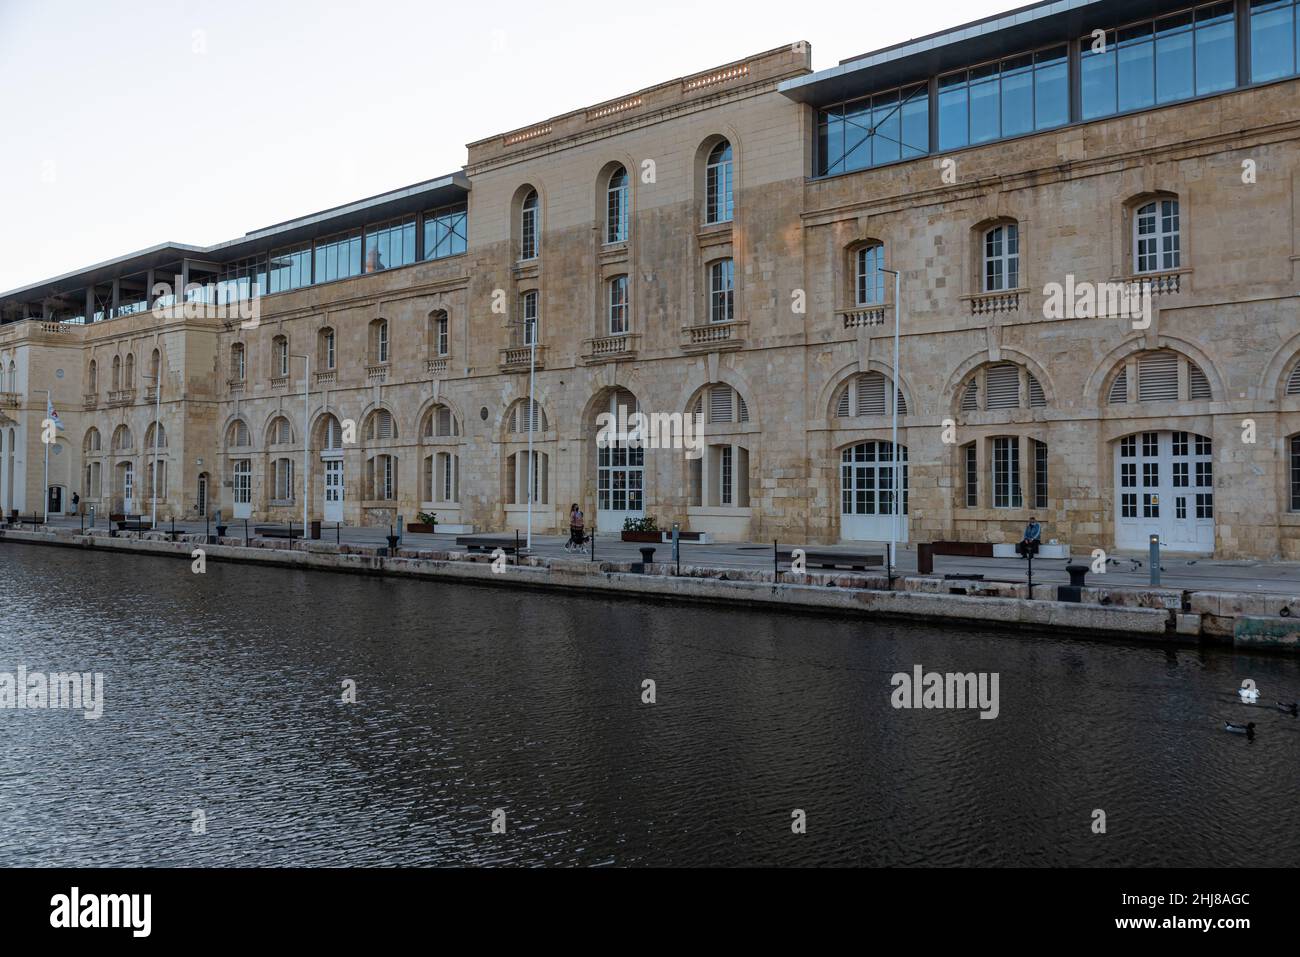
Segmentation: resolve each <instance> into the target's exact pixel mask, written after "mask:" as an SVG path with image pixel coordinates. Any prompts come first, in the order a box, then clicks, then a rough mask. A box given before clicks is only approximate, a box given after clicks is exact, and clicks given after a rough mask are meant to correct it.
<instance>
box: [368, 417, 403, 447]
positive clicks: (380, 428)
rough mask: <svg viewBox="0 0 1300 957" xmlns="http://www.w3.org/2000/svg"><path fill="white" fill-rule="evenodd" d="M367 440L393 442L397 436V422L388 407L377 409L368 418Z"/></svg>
mask: <svg viewBox="0 0 1300 957" xmlns="http://www.w3.org/2000/svg"><path fill="white" fill-rule="evenodd" d="M365 436H366V441H367V442H391V441H393V440H394V439H396V438H397V423H396V422H395V421H394V420H393V413H391V412H389V411H388V410H387V409H375V411H374V412H371V413H370V417H369V418H368V419H366V433H365Z"/></svg>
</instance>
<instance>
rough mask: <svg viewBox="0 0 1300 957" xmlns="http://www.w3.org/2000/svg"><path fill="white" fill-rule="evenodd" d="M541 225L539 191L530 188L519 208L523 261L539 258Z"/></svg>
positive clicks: (521, 256) (520, 252)
mask: <svg viewBox="0 0 1300 957" xmlns="http://www.w3.org/2000/svg"><path fill="white" fill-rule="evenodd" d="M541 225H542V223H541V210H540V208H539V205H538V201H537V190H535V189H531V188H530V189H529V190H528V192H527V193H526V194H525V195H524V200H523V203H522V204H521V205H520V208H519V258H520V259H521V260H527V259H536V258H537V254H538V246H539V243H538V239H539V237H540V234H541Z"/></svg>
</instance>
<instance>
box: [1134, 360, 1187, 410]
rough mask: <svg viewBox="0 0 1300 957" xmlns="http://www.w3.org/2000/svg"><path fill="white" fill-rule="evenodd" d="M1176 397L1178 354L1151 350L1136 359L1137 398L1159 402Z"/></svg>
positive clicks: (1143, 400)
mask: <svg viewBox="0 0 1300 957" xmlns="http://www.w3.org/2000/svg"><path fill="white" fill-rule="evenodd" d="M1177 398H1178V354H1177V353H1174V352H1153V353H1149V354H1147V355H1144V356H1143V357H1142V358H1141V359H1139V360H1138V399H1139V400H1141V401H1142V402H1160V401H1164V400H1168V399H1177Z"/></svg>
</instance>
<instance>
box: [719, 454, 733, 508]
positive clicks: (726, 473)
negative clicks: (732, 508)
mask: <svg viewBox="0 0 1300 957" xmlns="http://www.w3.org/2000/svg"><path fill="white" fill-rule="evenodd" d="M718 451H719V452H721V453H722V458H721V460H720V462H719V468H718V472H719V480H718V501H719V502H721V503H722V504H723V505H730V504H731V482H732V462H731V455H732V450H731V446H730V445H724V446H721V447H720V448H719V449H718Z"/></svg>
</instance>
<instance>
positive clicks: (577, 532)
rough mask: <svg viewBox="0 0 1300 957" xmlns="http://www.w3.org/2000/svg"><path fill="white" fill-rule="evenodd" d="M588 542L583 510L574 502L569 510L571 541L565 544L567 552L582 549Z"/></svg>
mask: <svg viewBox="0 0 1300 957" xmlns="http://www.w3.org/2000/svg"><path fill="white" fill-rule="evenodd" d="M585 542H586V528H585V525H584V521H583V516H582V509H580V508H578V503H577V502H574V503H573V506H572V507H571V508H570V509H569V540H568V541H567V542H566V543H565V545H564V548H565V550H566V551H571V550H573V549H574V548H577V549H581V548H582V546H583V544H584V543H585Z"/></svg>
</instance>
